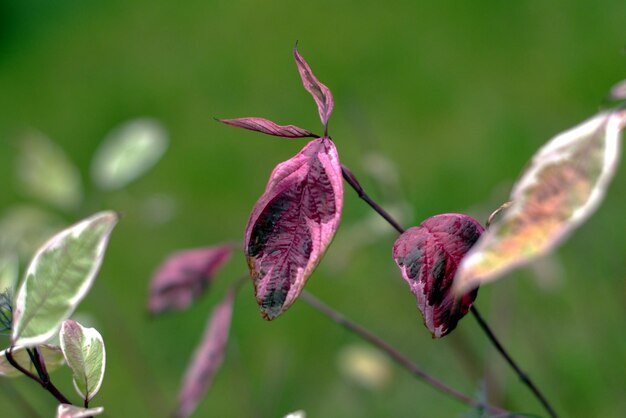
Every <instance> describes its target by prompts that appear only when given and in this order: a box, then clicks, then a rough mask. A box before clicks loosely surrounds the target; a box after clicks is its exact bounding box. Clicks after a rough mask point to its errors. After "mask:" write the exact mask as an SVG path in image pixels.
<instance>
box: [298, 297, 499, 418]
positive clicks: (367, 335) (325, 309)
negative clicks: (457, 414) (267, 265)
mask: <svg viewBox="0 0 626 418" xmlns="http://www.w3.org/2000/svg"><path fill="white" fill-rule="evenodd" d="M300 299H301V300H303V301H304V302H306V303H307V304H308V305H309V306H311V307H312V308H314V309H315V310H317V311H318V312H320V313H322V314H324V315H326V316H327V317H329V318H330V319H332V320H333V321H334V322H336V323H337V324H339V325H341V326H343V327H344V328H346V329H347V330H348V331H350V332H353V333H355V334H357V335H358V336H359V337H361V338H363V339H364V340H366V341H367V342H369V343H370V344H372V345H375V346H376V347H378V348H379V349H381V350H383V351H384V352H385V353H387V354H388V355H389V356H390V357H391V358H392V359H393V360H394V361H395V362H396V363H398V364H400V365H401V366H402V367H404V368H405V369H406V370H408V371H409V372H410V373H411V374H412V375H413V376H415V377H417V378H418V379H420V380H422V381H424V382H425V383H426V384H428V385H430V386H432V387H433V388H435V389H436V390H438V391H439V392H441V393H443V394H445V395H448V396H450V397H452V398H455V399H457V400H458V401H460V402H462V403H464V404H466V405H469V406H471V407H473V408H485V409H487V410H489V411H490V412H496V413H499V414H507V413H509V412H507V411H506V410H504V409H502V408H499V407H497V406H493V405H487V404H484V403H482V402H479V401H477V400H474V399H472V398H471V397H469V396H467V395H465V394H463V393H461V392H458V391H457V390H455V389H452V388H451V387H449V386H448V385H446V384H445V383H443V382H441V381H439V380H437V379H435V378H434V377H432V376H431V375H429V374H428V373H426V372H424V371H423V370H422V369H420V368H419V367H418V366H417V365H416V364H415V363H413V362H412V361H411V360H409V359H408V358H407V357H406V356H405V355H404V354H402V353H400V352H399V351H398V350H396V349H395V348H394V347H393V346H391V345H390V344H389V343H388V342H386V341H384V340H383V339H381V338H380V337H378V336H377V335H374V334H373V333H371V332H370V331H369V330H367V329H365V328H364V327H362V326H361V325H359V324H357V323H355V322H353V321H352V320H350V319H348V318H347V317H345V316H344V315H343V314H341V313H339V312H337V311H335V310H334V309H332V308H331V307H329V306H328V305H326V304H324V303H323V302H322V301H320V300H319V299H317V298H316V297H315V296H313V295H312V294H310V293H309V292H307V291H303V292H302V293H301V294H300Z"/></svg>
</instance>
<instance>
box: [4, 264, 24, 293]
mask: <svg viewBox="0 0 626 418" xmlns="http://www.w3.org/2000/svg"><path fill="white" fill-rule="evenodd" d="M18 269H19V261H18V259H17V257H16V256H15V255H11V256H9V255H5V256H0V293H2V292H4V291H6V290H9V291H10V292H13V289H15V284H16V283H17V275H18Z"/></svg>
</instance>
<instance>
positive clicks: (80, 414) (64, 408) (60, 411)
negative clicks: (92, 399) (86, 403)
mask: <svg viewBox="0 0 626 418" xmlns="http://www.w3.org/2000/svg"><path fill="white" fill-rule="evenodd" d="M103 412H104V408H103V407H101V406H98V407H96V408H81V407H80V406H74V405H68V404H65V403H62V404H61V405H59V407H58V408H57V416H56V418H87V417H92V416H94V415H100V414H102V413H103Z"/></svg>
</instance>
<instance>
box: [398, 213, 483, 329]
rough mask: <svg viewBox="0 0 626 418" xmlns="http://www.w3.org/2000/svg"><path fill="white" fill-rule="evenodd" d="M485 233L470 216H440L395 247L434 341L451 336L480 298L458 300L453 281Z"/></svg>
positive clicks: (412, 231)
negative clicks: (447, 335) (469, 253)
mask: <svg viewBox="0 0 626 418" xmlns="http://www.w3.org/2000/svg"><path fill="white" fill-rule="evenodd" d="M482 233H483V227H482V226H481V225H480V223H478V221H476V220H475V219H474V218H471V217H469V216H467V215H461V214H454V213H450V214H444V215H436V216H433V217H432V218H428V219H426V220H425V221H424V222H422V223H421V225H420V226H418V227H413V228H410V229H408V230H407V231H406V232H404V233H403V234H402V235H401V236H400V238H398V240H397V241H396V243H395V244H394V246H393V258H394V259H395V260H396V263H397V264H398V267H400V271H401V272H402V276H403V277H404V279H405V280H406V281H407V282H408V283H409V286H410V287H411V292H413V294H414V295H415V297H416V298H417V306H418V308H419V309H420V311H422V314H423V316H424V324H425V325H426V327H427V328H428V329H429V330H430V332H431V333H432V334H433V338H439V337H443V336H444V335H446V334H448V333H450V332H451V331H452V330H453V329H454V328H455V327H456V324H457V322H458V321H459V320H460V319H461V318H462V317H463V316H465V314H467V312H468V311H469V309H470V307H471V306H472V303H473V302H474V299H476V294H477V293H478V289H475V290H473V291H471V292H469V293H466V294H464V295H463V296H462V297H461V298H457V297H456V296H455V294H454V292H453V291H452V282H453V280H454V276H455V274H456V270H457V268H458V266H459V263H460V262H461V260H462V259H463V256H465V254H466V253H467V252H468V251H469V249H470V248H471V247H472V245H474V243H475V242H476V241H477V240H478V238H479V237H480V235H481V234H482Z"/></svg>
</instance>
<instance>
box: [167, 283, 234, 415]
mask: <svg viewBox="0 0 626 418" xmlns="http://www.w3.org/2000/svg"><path fill="white" fill-rule="evenodd" d="M234 299H235V292H234V291H233V290H232V289H231V290H229V291H228V293H227V294H226V297H225V298H224V300H223V301H222V302H221V303H220V304H219V305H217V306H216V307H215V308H214V309H213V312H212V313H211V316H210V317H209V321H208V323H207V328H206V331H205V333H204V336H203V337H202V342H201V343H200V345H199V346H198V348H196V351H195V353H194V355H193V359H192V361H191V363H190V364H189V366H188V368H187V371H186V372H185V377H184V379H183V386H182V389H181V391H180V393H179V395H178V408H177V410H176V414H175V417H176V418H187V417H188V416H190V415H191V414H192V413H193V411H194V410H195V409H196V407H197V406H198V403H199V402H200V400H201V399H202V397H203V396H204V394H205V393H206V392H207V391H208V390H209V388H210V387H211V384H212V383H213V379H214V378H215V375H216V374H217V372H218V371H219V369H220V367H221V365H222V362H223V361H224V352H225V350H226V344H227V343H228V333H229V330H230V322H231V318H232V314H233V302H234Z"/></svg>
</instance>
